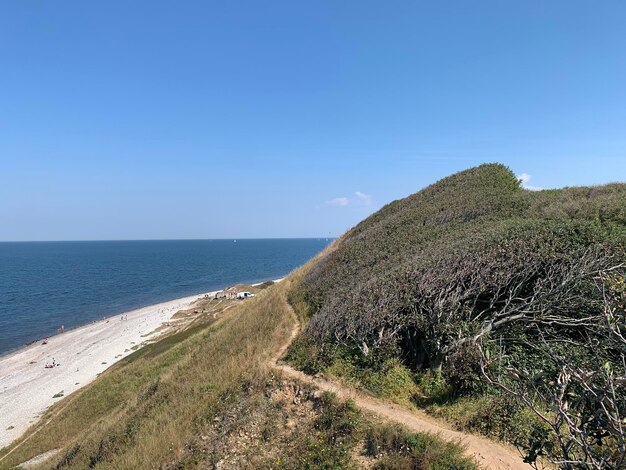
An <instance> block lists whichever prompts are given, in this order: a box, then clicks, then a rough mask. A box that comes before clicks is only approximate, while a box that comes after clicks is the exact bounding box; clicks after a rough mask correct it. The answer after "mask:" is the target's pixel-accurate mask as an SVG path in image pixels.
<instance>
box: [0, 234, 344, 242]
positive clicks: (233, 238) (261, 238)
mask: <svg viewBox="0 0 626 470" xmlns="http://www.w3.org/2000/svg"><path fill="white" fill-rule="evenodd" d="M322 238H326V239H333V238H337V236H333V235H326V236H316V237H228V238H224V237H222V238H108V239H97V238H93V239H83V240H0V243H83V242H85V243H86V242H176V241H228V240H316V239H322Z"/></svg>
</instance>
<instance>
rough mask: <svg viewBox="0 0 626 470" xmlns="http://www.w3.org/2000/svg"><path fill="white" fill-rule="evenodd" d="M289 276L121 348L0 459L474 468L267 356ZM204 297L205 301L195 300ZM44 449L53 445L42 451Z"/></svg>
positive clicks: (458, 453) (278, 342)
mask: <svg viewBox="0 0 626 470" xmlns="http://www.w3.org/2000/svg"><path fill="white" fill-rule="evenodd" d="M289 282H290V281H289V280H286V281H284V282H283V283H282V284H278V285H275V286H269V285H268V286H267V287H266V288H264V289H262V290H261V291H260V292H259V293H258V295H257V297H255V298H254V299H251V300H246V301H244V302H237V303H236V304H235V306H233V307H232V308H227V309H224V310H223V311H222V313H221V316H219V317H218V318H217V319H213V314H214V313H215V311H214V309H212V308H209V307H208V305H205V304H207V302H204V303H201V304H198V305H199V306H198V307H197V308H201V307H202V308H205V307H206V309H207V311H208V312H209V319H210V321H208V322H201V323H199V324H196V325H195V326H191V327H189V328H188V329H186V330H184V331H181V332H178V333H176V334H175V335H173V336H170V337H167V338H164V339H162V340H160V341H158V342H156V343H153V344H150V345H147V346H145V347H144V348H142V349H139V350H138V351H136V352H135V353H134V354H132V355H130V356H128V357H127V358H125V359H123V360H122V361H121V362H119V363H118V364H116V365H115V366H113V367H112V368H111V369H109V370H108V371H107V372H106V373H104V374H103V375H102V376H100V377H99V378H98V379H97V380H95V381H94V382H93V383H91V384H90V385H88V386H86V387H85V388H84V389H81V390H80V391H78V392H76V393H74V394H72V395H70V396H68V397H65V398H64V399H62V400H61V401H59V402H58V403H57V404H55V405H54V406H53V407H52V408H51V409H50V410H49V411H48V412H47V413H46V414H45V415H44V416H43V418H42V419H41V421H40V422H38V423H37V424H35V425H34V426H33V427H32V428H31V429H30V430H29V431H28V432H27V433H26V434H25V435H24V436H22V438H20V439H19V440H18V441H16V442H14V443H12V444H11V445H10V446H8V447H7V448H5V449H1V450H0V468H14V467H15V466H16V465H18V464H20V463H22V462H26V461H28V460H30V459H32V458H34V457H36V456H42V455H44V456H48V458H46V459H45V460H43V461H41V462H40V463H38V464H36V465H35V467H30V468H46V469H48V468H51V469H59V470H61V469H84V468H94V469H99V468H102V469H130V468H132V469H148V468H150V469H152V468H161V469H194V468H220V469H236V468H260V469H263V468H268V469H269V468H273V469H296V468H297V469H301V468H303V469H306V468H310V469H317V468H328V469H331V468H332V469H334V468H359V467H362V466H365V467H367V468H397V469H409V468H411V469H414V468H416V469H432V470H435V469H448V468H450V466H451V465H452V466H455V467H456V468H464V469H467V470H472V469H476V468H478V467H477V466H476V464H475V463H474V462H473V461H472V459H470V458H468V457H467V456H465V455H463V454H464V452H463V448H462V447H461V446H460V445H457V444H449V443H445V442H443V441H442V440H441V439H439V438H437V437H436V436H430V435H426V434H413V433H410V432H408V431H406V430H404V429H402V428H401V427H399V426H392V425H386V424H385V425H381V424H379V423H378V422H377V421H376V420H374V419H373V418H371V417H369V416H367V415H365V414H363V413H362V412H360V411H359V410H358V409H357V408H356V407H355V406H354V405H353V404H352V403H351V402H349V401H348V402H345V401H341V400H338V399H336V398H335V397H333V396H332V395H329V394H320V393H319V392H316V391H315V390H312V389H311V388H310V387H307V386H305V385H303V384H301V383H298V382H295V381H289V380H285V379H283V378H282V377H281V376H280V374H276V373H275V371H273V369H272V368H271V367H270V366H269V363H270V359H271V358H272V357H273V356H274V354H276V352H277V351H278V350H279V349H280V347H281V346H282V345H283V344H285V342H286V341H287V340H288V338H289V334H290V332H291V331H292V328H293V318H292V315H291V314H289V311H288V308H287V305H286V303H285V294H284V290H285V289H287V288H288V287H289ZM203 305H204V306H203ZM51 451H52V452H51Z"/></svg>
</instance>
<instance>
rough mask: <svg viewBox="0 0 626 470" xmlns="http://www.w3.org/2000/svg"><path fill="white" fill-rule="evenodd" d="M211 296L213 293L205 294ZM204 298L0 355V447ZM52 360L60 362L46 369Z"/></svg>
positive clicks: (136, 313)
mask: <svg viewBox="0 0 626 470" xmlns="http://www.w3.org/2000/svg"><path fill="white" fill-rule="evenodd" d="M209 294H211V293H209ZM204 295H205V294H199V295H194V296H190V297H184V298H181V299H176V300H171V301H168V302H163V303H160V304H156V305H151V306H148V307H143V308H140V309H137V310H133V311H130V312H127V313H124V315H125V316H126V317H127V320H121V314H120V315H117V316H115V317H109V318H107V319H104V320H100V321H98V322H96V323H92V324H89V325H86V326H83V327H80V328H77V329H74V330H70V331H67V332H65V333H62V334H59V335H56V336H52V337H50V338H49V339H48V343H47V344H45V345H44V344H42V342H41V341H39V342H37V343H34V344H32V345H30V346H27V347H25V348H23V349H20V350H18V351H15V352H13V353H10V354H8V355H6V356H2V357H0V448H2V447H4V446H6V445H7V444H9V443H10V442H11V441H13V440H14V439H16V438H17V437H19V436H20V435H21V434H22V433H23V432H24V431H25V430H26V429H27V428H28V427H29V426H30V425H31V424H32V423H34V422H35V421H36V420H37V419H39V417H40V416H41V415H42V414H43V412H44V411H45V410H46V409H47V408H48V407H50V406H51V405H52V404H53V403H55V402H56V401H58V400H60V399H61V397H57V398H53V397H54V395H57V394H59V393H61V392H62V395H63V396H67V395H69V394H70V393H72V392H74V391H76V390H78V389H79V388H81V387H83V386H85V385H86V384H88V383H89V382H91V381H92V380H94V379H95V378H96V377H97V376H98V374H100V373H102V372H103V371H104V370H106V369H107V368H108V367H110V366H111V365H112V364H114V363H115V362H117V361H119V360H120V359H122V358H123V357H125V356H127V355H129V354H131V353H132V352H133V351H134V350H136V349H137V348H138V347H140V346H141V344H142V343H145V342H147V341H151V340H154V339H155V338H157V337H158V336H159V335H160V334H162V332H163V331H164V330H163V329H160V330H159V332H158V333H157V332H156V331H155V330H157V329H158V328H159V327H160V326H162V325H163V324H164V323H165V322H167V321H168V320H170V319H171V317H172V316H173V315H174V314H175V313H176V312H178V311H179V310H181V309H185V308H188V307H189V305H191V304H192V303H193V302H194V301H195V300H197V299H199V298H201V297H202V296H204ZM53 360H54V361H55V362H56V363H57V364H58V365H57V366H56V367H53V368H49V369H47V368H45V365H46V364H47V363H52V362H53Z"/></svg>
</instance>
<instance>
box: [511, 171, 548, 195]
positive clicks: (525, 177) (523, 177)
mask: <svg viewBox="0 0 626 470" xmlns="http://www.w3.org/2000/svg"><path fill="white" fill-rule="evenodd" d="M517 179H518V180H519V181H520V183H521V184H522V188H524V189H528V190H529V191H541V190H542V189H543V188H540V187H538V186H532V185H530V184H529V183H530V180H531V179H532V176H531V175H529V174H528V173H522V174H520V175H517Z"/></svg>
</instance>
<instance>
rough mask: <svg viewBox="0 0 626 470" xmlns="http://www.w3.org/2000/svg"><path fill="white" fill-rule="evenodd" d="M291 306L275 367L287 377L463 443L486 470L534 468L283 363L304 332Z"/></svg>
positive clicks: (508, 450) (479, 440) (515, 455)
mask: <svg viewBox="0 0 626 470" xmlns="http://www.w3.org/2000/svg"><path fill="white" fill-rule="evenodd" d="M285 303H287V302H285ZM287 305H288V308H289V312H290V315H292V317H293V319H294V327H293V329H292V331H291V335H290V336H289V340H288V341H287V342H286V343H285V344H284V345H283V346H282V347H281V348H280V350H279V351H278V353H277V354H276V355H275V357H274V358H272V366H273V367H275V368H276V369H278V370H280V371H281V372H283V373H284V374H285V375H287V376H290V377H293V378H296V379H298V380H301V381H303V382H307V383H310V384H313V385H315V386H316V387H318V388H319V389H321V390H324V391H327V392H332V393H334V394H336V395H337V396H338V397H340V398H342V399H352V400H354V402H355V403H356V404H357V406H359V407H360V408H362V409H365V410H367V411H370V412H372V413H374V414H376V415H378V416H380V417H382V418H386V419H389V420H391V421H395V422H397V423H400V424H402V425H404V426H406V427H407V428H409V429H410V430H412V431H416V432H429V433H433V434H438V435H439V436H440V437H441V438H443V439H444V440H446V441H450V442H461V443H462V444H463V445H465V446H466V449H467V453H468V454H469V455H472V456H474V457H475V458H476V460H477V461H478V462H479V464H481V465H482V466H484V467H486V468H490V469H497V470H500V469H503V470H504V469H507V470H511V469H520V470H528V469H530V468H531V466H530V465H527V464H525V463H523V462H522V458H521V457H520V454H519V452H517V451H516V450H515V449H513V448H512V447H507V446H504V445H502V444H498V443H496V442H493V441H490V440H489V439H486V438H484V437H480V436H475V435H473V434H465V433H462V432H459V431H454V430H452V429H449V428H447V427H445V425H444V424H442V423H440V422H438V421H436V420H434V419H433V418H432V417H430V416H428V415H426V413H421V412H417V411H410V410H408V409H406V408H403V407H401V406H399V405H395V404H391V403H388V402H386V401H384V400H381V399H378V398H374V397H371V396H368V395H365V394H363V393H361V392H358V391H356V390H354V389H351V388H348V387H345V386H343V385H340V384H337V383H335V382H331V381H329V380H326V379H323V378H321V377H311V376H310V375H307V374H305V373H303V372H301V371H299V370H296V369H294V368H293V367H291V366H289V365H287V364H284V363H281V362H279V361H280V359H281V357H282V356H283V355H284V354H285V352H286V351H287V348H288V347H289V345H290V344H291V342H292V341H293V340H294V339H295V337H296V336H297V335H298V333H299V331H300V322H299V321H298V319H297V317H296V314H295V312H294V311H293V309H292V308H291V305H289V304H287Z"/></svg>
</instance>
